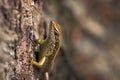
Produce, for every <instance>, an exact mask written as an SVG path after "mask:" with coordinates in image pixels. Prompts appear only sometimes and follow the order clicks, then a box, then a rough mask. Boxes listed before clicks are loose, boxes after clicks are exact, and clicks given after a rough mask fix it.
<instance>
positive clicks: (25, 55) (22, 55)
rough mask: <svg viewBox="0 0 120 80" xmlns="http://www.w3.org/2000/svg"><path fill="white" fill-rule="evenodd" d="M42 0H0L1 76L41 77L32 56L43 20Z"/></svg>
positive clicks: (16, 79)
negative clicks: (36, 70) (32, 61)
mask: <svg viewBox="0 0 120 80" xmlns="http://www.w3.org/2000/svg"><path fill="white" fill-rule="evenodd" d="M42 4H43V2H42V1H40V0H34V1H32V0H1V1H0V10H1V11H0V60H1V61H0V67H1V68H0V74H1V75H0V80H38V79H39V78H40V77H41V76H39V74H37V73H38V72H35V71H34V69H33V67H32V65H31V64H30V60H31V59H32V58H33V56H34V52H35V48H34V47H35V46H34V43H33V42H32V41H33V40H34V39H35V38H36V36H37V37H38V36H39V35H38V33H39V32H40V30H41V29H40V27H41V24H42V16H41V13H42V9H41V8H42Z"/></svg>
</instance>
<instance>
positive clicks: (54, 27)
mask: <svg viewBox="0 0 120 80" xmlns="http://www.w3.org/2000/svg"><path fill="white" fill-rule="evenodd" d="M50 29H51V30H52V31H51V32H52V33H53V34H52V35H54V37H55V39H56V40H59V41H60V42H61V40H62V30H61V27H60V25H59V24H58V23H56V22H55V21H51V24H50Z"/></svg>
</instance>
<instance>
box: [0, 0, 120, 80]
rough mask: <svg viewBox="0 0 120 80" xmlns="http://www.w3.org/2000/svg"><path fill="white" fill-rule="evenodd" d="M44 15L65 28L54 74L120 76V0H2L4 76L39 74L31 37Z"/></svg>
mask: <svg viewBox="0 0 120 80" xmlns="http://www.w3.org/2000/svg"><path fill="white" fill-rule="evenodd" d="M22 1H23V2H22ZM25 1H26V2H25ZM31 1H34V2H35V7H34V8H33V5H32V4H31ZM38 2H40V3H38ZM29 4H30V5H29ZM21 5H22V6H21ZM31 5H32V8H31ZM23 6H24V7H23ZM36 8H37V9H36ZM36 10H38V12H37V11H36ZM39 11H40V12H39ZM38 14H39V15H38ZM21 16H22V18H21ZM42 19H45V20H51V19H52V20H55V21H56V22H58V23H59V24H60V25H61V27H62V31H63V42H62V46H61V49H60V51H59V54H58V55H57V57H56V59H55V63H54V66H53V68H52V70H51V72H50V80H120V0H0V80H6V79H5V78H7V80H18V79H19V78H20V79H21V76H22V77H23V75H24V74H26V75H24V79H21V80H33V79H35V78H36V80H38V79H37V78H38V76H37V77H36V75H33V74H34V73H33V68H32V66H30V64H29V60H30V58H31V57H33V53H34V47H33V45H32V43H31V42H30V41H29V38H30V37H31V35H34V33H33V32H32V30H36V31H39V30H38V27H39V28H40V27H41V26H42V25H41V23H42ZM23 32H24V33H23ZM32 39H33V38H32ZM22 63H24V64H22ZM3 73H4V74H3ZM19 74H20V76H19ZM2 75H3V78H1V76H2ZM6 76H7V77H6ZM40 77H41V76H40ZM9 78H10V79H9Z"/></svg>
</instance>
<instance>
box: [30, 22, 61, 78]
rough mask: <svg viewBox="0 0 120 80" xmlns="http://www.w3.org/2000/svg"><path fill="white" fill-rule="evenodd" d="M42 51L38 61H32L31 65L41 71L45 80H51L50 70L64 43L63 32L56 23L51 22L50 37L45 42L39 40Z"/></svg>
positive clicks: (39, 53)
mask: <svg viewBox="0 0 120 80" xmlns="http://www.w3.org/2000/svg"><path fill="white" fill-rule="evenodd" d="M37 42H38V44H39V45H40V50H39V52H38V61H34V60H33V59H32V60H31V64H32V65H33V66H35V67H37V68H40V69H41V72H42V73H43V74H44V79H45V80H49V74H48V72H49V70H50V68H51V66H52V64H53V63H54V59H55V57H56V55H57V53H58V51H59V49H60V46H61V42H62V30H61V27H60V25H59V24H58V23H56V22H55V21H51V22H50V26H49V34H48V37H47V38H46V39H45V40H43V39H42V38H39V39H38V41H37Z"/></svg>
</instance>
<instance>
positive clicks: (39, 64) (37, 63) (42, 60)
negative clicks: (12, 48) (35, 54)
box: [31, 57, 46, 68]
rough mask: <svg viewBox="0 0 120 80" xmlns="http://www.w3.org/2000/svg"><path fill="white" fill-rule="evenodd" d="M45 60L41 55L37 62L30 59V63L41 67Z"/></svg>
mask: <svg viewBox="0 0 120 80" xmlns="http://www.w3.org/2000/svg"><path fill="white" fill-rule="evenodd" d="M45 60H46V57H43V58H42V59H41V60H40V61H39V62H36V61H34V60H33V59H32V60H31V64H32V65H34V66H35V67H38V68H41V67H42V66H43V65H44V63H45Z"/></svg>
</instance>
